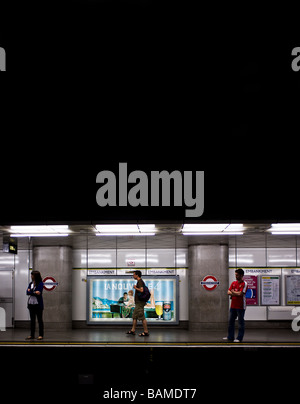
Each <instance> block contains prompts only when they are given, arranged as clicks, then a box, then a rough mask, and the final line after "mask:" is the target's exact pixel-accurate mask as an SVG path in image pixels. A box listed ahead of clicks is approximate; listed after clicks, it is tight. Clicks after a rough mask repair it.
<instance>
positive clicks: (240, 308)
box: [223, 268, 247, 342]
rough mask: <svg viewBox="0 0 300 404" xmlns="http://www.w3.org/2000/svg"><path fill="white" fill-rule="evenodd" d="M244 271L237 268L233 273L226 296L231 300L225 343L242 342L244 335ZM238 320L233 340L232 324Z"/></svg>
mask: <svg viewBox="0 0 300 404" xmlns="http://www.w3.org/2000/svg"><path fill="white" fill-rule="evenodd" d="M243 277H244V271H243V269H241V268H239V269H237V270H236V271H235V278H236V280H235V281H234V282H232V284H231V285H230V287H229V289H228V292H227V294H228V295H229V296H230V298H231V307H230V315H229V324H228V336H227V337H225V338H223V339H224V340H227V341H234V342H242V341H243V338H244V333H245V321H244V316H245V311H246V292H247V282H245V281H244V280H243ZM236 318H238V325H239V328H238V336H237V338H236V339H234V324H235V320H236Z"/></svg>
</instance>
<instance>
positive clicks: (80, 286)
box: [72, 269, 87, 321]
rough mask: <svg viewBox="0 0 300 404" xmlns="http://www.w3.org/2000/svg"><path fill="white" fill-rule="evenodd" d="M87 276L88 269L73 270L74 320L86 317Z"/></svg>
mask: <svg viewBox="0 0 300 404" xmlns="http://www.w3.org/2000/svg"><path fill="white" fill-rule="evenodd" d="M86 277H87V270H85V269H73V271H72V320H84V321H85V319H86Z"/></svg>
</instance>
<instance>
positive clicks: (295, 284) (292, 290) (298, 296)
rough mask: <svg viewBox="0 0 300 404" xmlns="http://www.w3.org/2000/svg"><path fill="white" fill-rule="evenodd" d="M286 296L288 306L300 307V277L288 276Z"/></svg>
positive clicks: (286, 279) (286, 278)
mask: <svg viewBox="0 0 300 404" xmlns="http://www.w3.org/2000/svg"><path fill="white" fill-rule="evenodd" d="M285 296H286V302H285V303H286V305H287V306H299V305H300V275H286V277H285Z"/></svg>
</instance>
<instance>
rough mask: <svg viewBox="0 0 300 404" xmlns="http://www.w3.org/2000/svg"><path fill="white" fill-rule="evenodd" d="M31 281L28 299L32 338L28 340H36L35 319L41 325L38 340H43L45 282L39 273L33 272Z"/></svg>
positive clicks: (27, 292) (27, 291)
mask: <svg viewBox="0 0 300 404" xmlns="http://www.w3.org/2000/svg"><path fill="white" fill-rule="evenodd" d="M31 280H32V282H30V283H29V285H28V288H27V290H26V294H27V295H28V296H29V298H28V304H27V307H28V310H29V313H30V329H31V333H30V336H29V337H27V338H26V339H27V340H32V339H34V334H35V318H36V317H37V319H38V323H39V336H38V338H37V339H38V340H39V341H40V340H42V339H43V338H44V322H43V310H44V302H43V287H44V284H43V281H42V277H41V274H40V272H39V271H32V272H31Z"/></svg>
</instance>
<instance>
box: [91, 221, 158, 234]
mask: <svg viewBox="0 0 300 404" xmlns="http://www.w3.org/2000/svg"><path fill="white" fill-rule="evenodd" d="M96 229H97V231H98V232H99V233H96V236H154V235H155V234H156V233H155V225H154V224H98V225H96Z"/></svg>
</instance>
